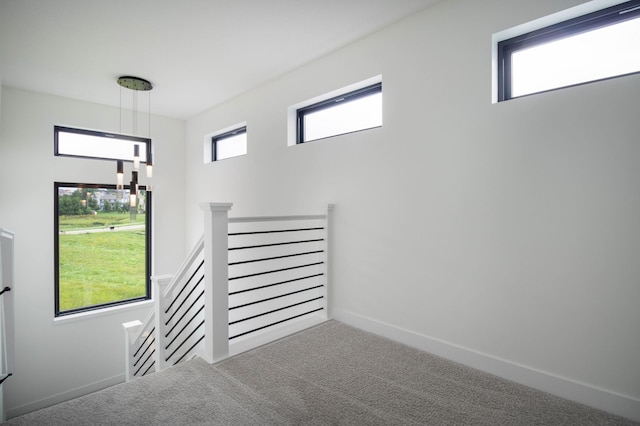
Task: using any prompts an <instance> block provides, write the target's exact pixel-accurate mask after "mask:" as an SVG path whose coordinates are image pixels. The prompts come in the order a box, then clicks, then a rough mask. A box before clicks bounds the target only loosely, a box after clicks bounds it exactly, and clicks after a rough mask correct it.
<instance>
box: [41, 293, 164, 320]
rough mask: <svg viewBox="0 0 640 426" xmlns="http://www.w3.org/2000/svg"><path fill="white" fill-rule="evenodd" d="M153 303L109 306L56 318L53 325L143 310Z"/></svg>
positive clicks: (145, 301) (148, 301)
mask: <svg viewBox="0 0 640 426" xmlns="http://www.w3.org/2000/svg"><path fill="white" fill-rule="evenodd" d="M153 303H154V301H153V299H151V300H144V301H142V302H135V303H129V304H126V305H118V306H110V307H108V308H102V309H96V310H94V311H87V312H79V313H77V314H71V315H64V316H61V317H56V318H54V319H53V323H54V324H64V323H67V322H73V321H80V320H85V319H91V318H95V317H100V316H105V315H111V314H117V313H121V312H123V311H130V310H133V309H139V308H145V307H149V308H150V307H152V306H153Z"/></svg>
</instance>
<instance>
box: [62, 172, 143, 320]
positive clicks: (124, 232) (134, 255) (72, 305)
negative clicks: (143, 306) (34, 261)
mask: <svg viewBox="0 0 640 426" xmlns="http://www.w3.org/2000/svg"><path fill="white" fill-rule="evenodd" d="M133 204H134V205H133V206H131V202H130V197H129V188H128V187H125V189H124V190H120V191H117V190H116V186H115V185H89V184H81V183H60V182H56V183H54V206H55V207H54V208H55V214H54V218H55V219H54V223H55V225H54V231H55V232H54V242H55V250H54V253H55V254H54V257H55V260H54V264H55V316H56V317H59V316H64V315H68V314H73V313H78V312H84V311H89V310H94V309H98V308H103V307H106V306H114V305H121V304H124V303H130V302H135V301H141V300H148V299H150V298H151V281H150V274H151V272H150V271H151V232H150V230H151V192H147V191H145V189H144V187H140V188H139V189H138V192H137V197H135V201H134V202H133Z"/></svg>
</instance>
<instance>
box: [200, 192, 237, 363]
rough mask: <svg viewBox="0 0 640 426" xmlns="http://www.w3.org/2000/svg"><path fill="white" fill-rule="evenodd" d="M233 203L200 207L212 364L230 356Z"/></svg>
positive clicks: (207, 347) (206, 350)
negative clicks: (230, 239) (230, 216)
mask: <svg viewBox="0 0 640 426" xmlns="http://www.w3.org/2000/svg"><path fill="white" fill-rule="evenodd" d="M232 205H233V204H232V203H201V204H200V208H202V210H203V211H204V326H205V331H204V350H203V354H202V355H203V358H204V359H205V360H207V361H208V362H209V363H213V362H217V361H220V360H223V359H225V358H227V357H228V356H229V254H228V249H229V210H231V206H232Z"/></svg>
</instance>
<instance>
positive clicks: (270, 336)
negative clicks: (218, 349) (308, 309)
mask: <svg viewBox="0 0 640 426" xmlns="http://www.w3.org/2000/svg"><path fill="white" fill-rule="evenodd" d="M326 320H327V318H326V317H324V316H322V315H314V316H311V317H309V318H303V319H299V320H297V321H293V322H292V323H291V324H286V323H285V324H281V325H279V326H275V327H273V328H272V329H271V330H270V331H267V332H264V333H259V334H258V335H257V337H247V338H246V339H243V338H240V339H238V341H237V342H234V343H231V344H230V345H229V356H230V357H231V356H235V355H238V354H241V353H243V352H246V351H249V350H252V349H255V348H258V347H260V346H263V345H266V344H268V343H272V342H275V341H276V340H279V339H282V338H284V337H288V336H290V335H292V334H295V333H299V332H301V331H304V330H306V329H308V328H311V327H315V326H316V325H318V324H321V323H323V322H325V321H326Z"/></svg>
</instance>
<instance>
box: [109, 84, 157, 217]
mask: <svg viewBox="0 0 640 426" xmlns="http://www.w3.org/2000/svg"><path fill="white" fill-rule="evenodd" d="M118 84H119V85H120V86H121V87H124V88H126V89H130V90H131V91H132V98H133V99H132V108H131V110H132V114H133V115H132V134H133V135H134V136H135V135H136V133H137V130H138V129H137V124H138V120H137V119H138V111H137V109H138V108H137V107H138V92H139V91H143V92H148V91H150V90H151V89H153V86H152V85H151V83H150V82H149V81H147V80H145V79H143V78H140V77H132V76H122V77H120V78H118ZM148 115H149V138H151V94H149V114H148ZM120 133H122V90H120ZM146 164H147V178H148V179H150V178H151V177H152V175H153V163H152V159H151V150H150V149H147V158H146ZM139 169H140V145H138V144H135V145H134V146H133V170H132V171H131V181H130V187H129V212H130V215H131V219H132V220H133V219H135V217H136V213H137V206H138V197H139V184H138V171H139ZM123 174H124V164H123V161H122V160H118V162H117V190H118V191H119V192H118V194H120V193H121V192H120V191H122V190H123V189H124V185H123V180H124V178H123ZM144 189H145V191H151V185H150V184H147V185H146V186H145V188H144Z"/></svg>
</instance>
